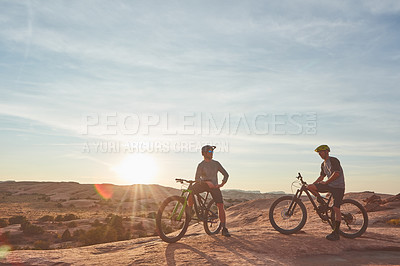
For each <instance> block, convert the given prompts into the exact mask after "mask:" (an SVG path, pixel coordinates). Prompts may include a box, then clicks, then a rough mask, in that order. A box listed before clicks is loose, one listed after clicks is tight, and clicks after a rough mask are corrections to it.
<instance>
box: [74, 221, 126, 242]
mask: <svg viewBox="0 0 400 266" xmlns="http://www.w3.org/2000/svg"><path fill="white" fill-rule="evenodd" d="M122 220H123V219H122V217H121V216H118V215H114V214H112V215H108V216H107V218H106V222H107V224H104V225H100V226H97V227H96V228H92V229H90V230H89V231H87V232H86V233H85V234H84V235H83V236H81V237H80V240H81V241H82V242H84V244H85V245H93V244H100V243H106V242H113V241H117V240H127V239H129V238H130V233H129V232H126V231H125V228H124V227H123V224H122Z"/></svg>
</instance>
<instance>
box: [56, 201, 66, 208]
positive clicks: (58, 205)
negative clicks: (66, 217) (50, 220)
mask: <svg viewBox="0 0 400 266" xmlns="http://www.w3.org/2000/svg"><path fill="white" fill-rule="evenodd" d="M56 206H57V208H62V207H64V206H63V205H62V204H61V203H60V202H58V203H57V204H56Z"/></svg>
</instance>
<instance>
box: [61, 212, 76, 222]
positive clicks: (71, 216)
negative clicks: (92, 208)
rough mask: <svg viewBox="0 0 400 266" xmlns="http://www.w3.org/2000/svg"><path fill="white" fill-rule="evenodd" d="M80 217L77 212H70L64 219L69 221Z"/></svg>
mask: <svg viewBox="0 0 400 266" xmlns="http://www.w3.org/2000/svg"><path fill="white" fill-rule="evenodd" d="M78 219H79V217H78V216H76V215H75V214H72V213H70V214H66V215H65V216H64V220H63V221H66V222H67V221H72V220H78Z"/></svg>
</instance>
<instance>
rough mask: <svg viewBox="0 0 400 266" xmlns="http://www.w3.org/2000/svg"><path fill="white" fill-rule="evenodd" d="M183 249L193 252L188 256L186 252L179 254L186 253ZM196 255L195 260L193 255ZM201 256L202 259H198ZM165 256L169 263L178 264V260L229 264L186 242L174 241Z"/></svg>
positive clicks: (189, 252) (182, 261) (181, 261)
mask: <svg viewBox="0 0 400 266" xmlns="http://www.w3.org/2000/svg"><path fill="white" fill-rule="evenodd" d="M182 250H183V251H185V250H186V251H187V252H186V253H188V254H191V255H189V256H186V254H181V255H177V254H176V253H178V252H179V253H185V252H182ZM194 256H195V257H196V259H195V260H194V258H193V257H194ZM199 256H200V257H201V258H202V259H198V257H199ZM165 258H166V261H167V265H171V266H172V265H176V262H177V261H178V262H179V263H185V262H186V263H193V262H194V261H197V263H199V264H202V265H203V264H205V263H208V264H211V265H227V264H226V263H223V262H222V261H219V260H216V259H214V258H212V257H210V256H209V255H207V254H206V253H204V252H203V251H200V250H198V249H196V248H194V247H191V246H189V245H186V244H182V243H173V244H169V245H168V246H167V248H166V250H165Z"/></svg>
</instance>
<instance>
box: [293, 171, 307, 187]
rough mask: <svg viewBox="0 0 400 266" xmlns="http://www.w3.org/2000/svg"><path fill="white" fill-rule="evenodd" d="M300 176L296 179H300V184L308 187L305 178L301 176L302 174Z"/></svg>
mask: <svg viewBox="0 0 400 266" xmlns="http://www.w3.org/2000/svg"><path fill="white" fill-rule="evenodd" d="M298 174H299V175H298V176H296V178H297V179H298V180H300V182H301V183H302V184H303V185H307V183H306V182H305V181H304V180H303V177H302V176H301V174H300V173H298Z"/></svg>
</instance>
